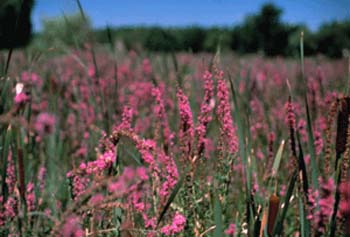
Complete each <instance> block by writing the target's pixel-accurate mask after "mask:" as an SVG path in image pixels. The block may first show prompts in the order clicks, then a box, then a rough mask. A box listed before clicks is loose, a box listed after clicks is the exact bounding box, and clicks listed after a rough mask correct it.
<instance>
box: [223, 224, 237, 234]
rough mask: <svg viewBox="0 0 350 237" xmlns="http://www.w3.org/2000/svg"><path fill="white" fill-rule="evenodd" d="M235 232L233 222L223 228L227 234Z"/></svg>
mask: <svg viewBox="0 0 350 237" xmlns="http://www.w3.org/2000/svg"><path fill="white" fill-rule="evenodd" d="M235 232H236V225H235V224H230V225H229V226H228V228H227V229H226V230H225V234H227V235H229V236H233V235H234V234H235Z"/></svg>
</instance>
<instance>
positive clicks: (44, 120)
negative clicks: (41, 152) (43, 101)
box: [34, 112, 56, 136]
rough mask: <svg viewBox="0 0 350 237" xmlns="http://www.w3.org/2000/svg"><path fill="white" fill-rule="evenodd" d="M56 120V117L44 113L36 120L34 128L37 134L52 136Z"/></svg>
mask: <svg viewBox="0 0 350 237" xmlns="http://www.w3.org/2000/svg"><path fill="white" fill-rule="evenodd" d="M55 123H56V118H55V116H54V115H52V114H49V113H46V112H43V113H40V114H39V115H38V117H37V118H36V121H35V124H34V128H35V130H36V132H37V133H38V134H39V135H40V136H43V135H45V134H51V133H52V132H53V131H54V127H55Z"/></svg>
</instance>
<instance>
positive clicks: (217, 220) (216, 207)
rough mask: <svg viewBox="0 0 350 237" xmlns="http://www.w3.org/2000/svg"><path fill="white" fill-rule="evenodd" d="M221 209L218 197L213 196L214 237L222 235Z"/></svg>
mask: <svg viewBox="0 0 350 237" xmlns="http://www.w3.org/2000/svg"><path fill="white" fill-rule="evenodd" d="M221 214H222V209H221V204H220V200H219V197H218V196H217V193H215V194H214V221H215V226H216V228H215V231H214V237H222V236H223V235H222V234H223V228H222V217H221Z"/></svg>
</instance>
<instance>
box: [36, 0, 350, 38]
mask: <svg viewBox="0 0 350 237" xmlns="http://www.w3.org/2000/svg"><path fill="white" fill-rule="evenodd" d="M80 2H81V4H82V5H83V8H84V11H85V12H86V14H87V15H89V17H90V18H91V20H92V23H93V26H94V27H105V26H106V25H107V24H109V25H112V26H125V25H160V26H186V25H200V26H205V27H208V26H231V25H234V24H238V23H240V22H242V21H243V20H244V17H245V16H246V15H247V14H252V13H255V12H256V11H258V10H259V9H260V7H261V5H262V4H264V3H265V2H267V1H265V0H123V1H121V0H80ZM269 2H273V3H275V4H276V5H277V6H279V7H280V8H282V9H283V17H282V20H283V21H285V22H289V23H304V24H306V25H307V26H308V27H309V28H310V29H312V30H317V28H318V27H319V26H320V25H321V24H322V23H323V22H327V21H331V20H342V19H345V18H348V19H350V0H304V1H302V0H283V1H276V0H275V1H269ZM76 11H78V7H77V4H76V1H75V0H36V5H35V7H34V10H33V13H32V19H33V20H32V22H33V25H34V29H35V30H36V31H38V30H40V29H41V20H42V19H43V18H47V17H53V16H59V15H62V13H65V14H69V13H73V12H76Z"/></svg>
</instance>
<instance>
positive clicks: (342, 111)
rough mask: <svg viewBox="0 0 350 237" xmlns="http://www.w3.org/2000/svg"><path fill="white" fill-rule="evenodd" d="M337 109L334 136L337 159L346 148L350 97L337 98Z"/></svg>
mask: <svg viewBox="0 0 350 237" xmlns="http://www.w3.org/2000/svg"><path fill="white" fill-rule="evenodd" d="M339 104H340V105H339V106H340V108H339V111H338V119H337V137H336V155H337V161H336V164H337V163H338V159H339V157H340V155H341V154H342V153H344V152H345V149H346V141H347V140H346V137H347V129H348V124H349V121H348V118H349V113H350V97H345V98H341V99H340V100H339Z"/></svg>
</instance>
